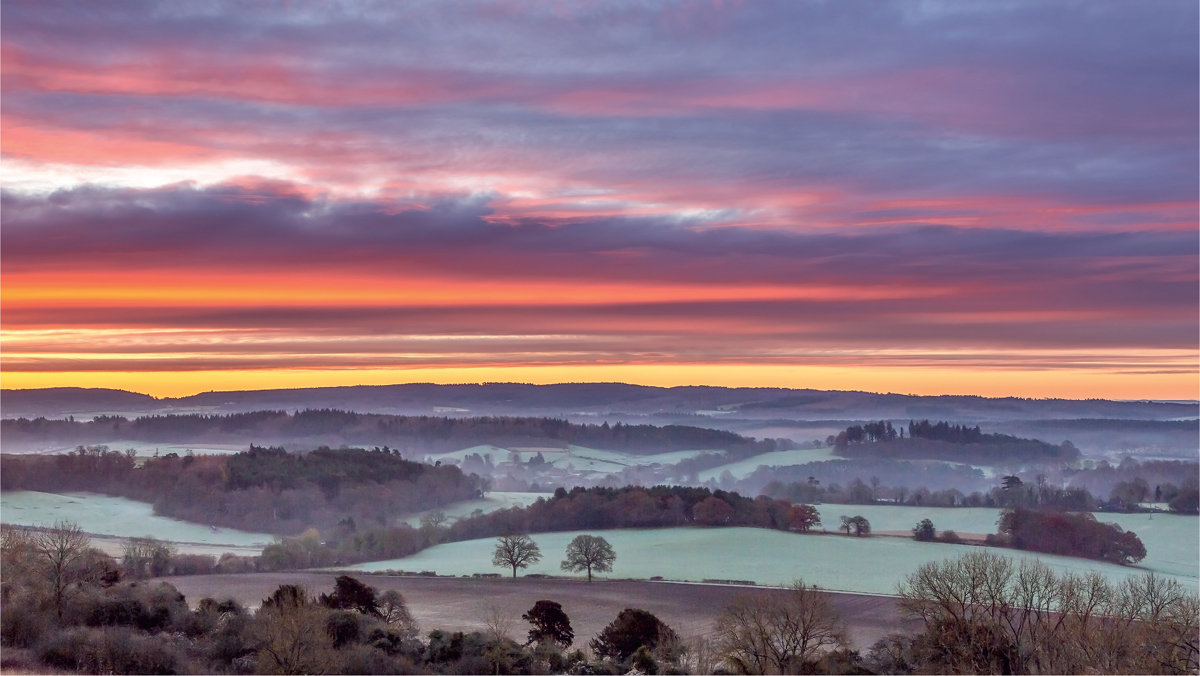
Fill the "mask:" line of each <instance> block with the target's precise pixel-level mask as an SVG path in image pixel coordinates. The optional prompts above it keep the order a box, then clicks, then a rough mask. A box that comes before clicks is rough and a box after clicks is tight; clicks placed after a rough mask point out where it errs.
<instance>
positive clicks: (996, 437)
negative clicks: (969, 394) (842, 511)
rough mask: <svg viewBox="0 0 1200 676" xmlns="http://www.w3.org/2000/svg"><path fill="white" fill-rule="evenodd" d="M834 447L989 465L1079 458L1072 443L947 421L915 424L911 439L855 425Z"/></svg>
mask: <svg viewBox="0 0 1200 676" xmlns="http://www.w3.org/2000/svg"><path fill="white" fill-rule="evenodd" d="M834 447H835V448H837V449H838V451H837V452H838V454H839V455H842V456H845V457H848V458H861V457H872V458H910V459H918V458H920V459H927V460H951V461H955V462H966V463H975V464H984V465H993V464H1003V463H1013V462H1041V463H1045V462H1069V461H1072V460H1075V459H1077V458H1079V456H1080V453H1079V449H1077V448H1075V446H1074V445H1073V444H1071V443H1070V442H1063V443H1062V444H1060V445H1054V444H1048V443H1046V442H1043V441H1039V440H1037V439H1021V438H1019V437H1014V436H1009V435H1007V434H984V433H983V432H982V431H980V429H979V427H978V426H976V427H967V426H965V425H951V424H950V423H948V422H945V421H942V422H937V423H931V422H929V421H928V420H922V421H920V422H916V421H910V422H909V424H908V435H907V436H905V434H904V430H903V428H893V426H892V423H891V422H890V421H886V420H881V421H879V422H872V423H866V424H864V425H851V426H850V427H847V428H846V429H845V430H844V431H843V432H840V433H839V434H838V435H837V437H836V439H835V441H834Z"/></svg>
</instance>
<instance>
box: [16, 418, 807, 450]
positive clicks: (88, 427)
mask: <svg viewBox="0 0 1200 676" xmlns="http://www.w3.org/2000/svg"><path fill="white" fill-rule="evenodd" d="M335 438H336V439H339V440H340V443H344V444H347V445H372V446H373V445H381V444H388V445H389V446H392V447H398V448H401V449H403V450H405V451H410V450H411V451H415V452H420V453H441V452H449V451H457V450H461V449H463V448H468V447H471V446H478V445H482V444H491V445H495V446H521V445H527V446H555V445H558V446H564V447H565V446H566V445H567V444H576V445H579V446H587V447H590V448H597V449H603V450H612V451H626V452H632V453H650V454H653V453H664V452H670V451H682V450H695V449H711V450H723V451H726V452H727V453H729V454H730V455H731V456H733V457H749V456H752V455H758V454H761V453H769V452H771V451H779V450H789V449H792V448H795V445H794V444H793V443H792V442H790V441H788V440H785V439H764V440H756V439H753V438H748V437H743V436H740V435H738V434H734V433H733V432H726V431H723V430H713V429H707V428H703V427H689V426H686V425H664V426H655V425H625V424H622V423H620V422H618V423H616V424H614V425H609V424H608V423H607V422H604V423H602V424H599V425H597V424H576V423H572V422H569V421H566V420H561V419H557V418H521V417H490V416H484V417H473V418H451V417H438V416H403V415H382V414H373V413H372V414H367V413H353V412H349V411H339V410H333V409H319V410H303V411H296V412H294V413H288V412H287V411H255V412H251V413H234V414H230V415H152V416H143V417H139V418H136V419H134V420H127V419H126V418H123V417H119V416H97V417H96V418H95V419H93V420H92V421H88V422H84V421H75V420H48V419H46V418H35V419H33V420H29V419H26V418H18V419H16V420H3V421H0V439H2V440H3V441H4V442H5V443H21V442H29V441H38V440H40V441H57V442H60V443H86V444H100V443H106V442H110V441H116V440H134V441H144V442H161V443H168V442H179V443H197V442H199V441H201V440H207V441H210V442H214V441H219V440H223V441H229V440H236V441H242V440H246V441H249V440H251V439H253V440H256V443H268V442H269V443H283V442H290V443H293V444H295V443H297V442H304V443H308V444H312V445H317V444H321V443H324V444H328V443H334V442H331V441H330V439H335Z"/></svg>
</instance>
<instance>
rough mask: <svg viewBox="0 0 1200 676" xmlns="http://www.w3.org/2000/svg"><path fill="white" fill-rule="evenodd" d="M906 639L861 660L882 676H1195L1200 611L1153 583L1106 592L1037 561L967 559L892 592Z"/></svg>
mask: <svg viewBox="0 0 1200 676" xmlns="http://www.w3.org/2000/svg"><path fill="white" fill-rule="evenodd" d="M900 597H901V609H902V611H903V613H904V615H905V616H906V617H907V618H909V619H911V620H914V621H917V622H919V626H920V630H919V631H918V632H916V633H914V634H908V635H905V634H891V635H889V636H887V637H886V638H884V639H882V640H880V641H879V642H878V643H876V644H875V645H874V646H872V647H871V649H870V650H869V651H868V652H867V662H868V663H870V664H871V665H872V666H873V667H874V668H875V669H876V670H877V671H878V672H879V673H889V674H913V673H917V674H925V673H956V674H1079V673H1101V674H1136V673H1146V674H1184V673H1195V671H1196V669H1197V668H1198V667H1200V664H1198V663H1197V655H1198V653H1197V644H1198V638H1200V627H1198V626H1197V618H1198V617H1200V602H1198V599H1197V596H1196V594H1195V590H1188V589H1185V588H1184V587H1183V586H1182V585H1180V584H1178V583H1177V582H1175V581H1173V580H1166V579H1163V578H1161V577H1157V576H1155V575H1152V574H1150V575H1144V576H1140V577H1131V578H1128V579H1127V580H1126V581H1125V582H1123V583H1121V584H1113V583H1111V582H1109V581H1108V580H1107V579H1106V578H1105V577H1103V576H1102V575H1101V574H1099V573H1095V572H1093V573H1087V574H1075V573H1064V574H1060V573H1056V572H1054V571H1053V570H1051V569H1050V568H1048V567H1047V566H1046V565H1045V564H1043V563H1041V562H1040V561H1031V560H1025V561H1022V562H1021V563H1019V564H1014V563H1013V561H1012V560H1011V559H1007V558H1005V557H1001V556H997V555H996V554H993V553H989V552H983V551H980V552H972V553H969V554H965V555H963V556H961V557H959V558H957V559H947V560H946V561H943V562H938V563H927V564H924V565H922V566H921V567H920V568H919V569H918V570H917V571H916V572H915V573H913V574H912V575H909V576H908V578H907V579H906V580H905V582H904V583H903V584H902V585H901V587H900Z"/></svg>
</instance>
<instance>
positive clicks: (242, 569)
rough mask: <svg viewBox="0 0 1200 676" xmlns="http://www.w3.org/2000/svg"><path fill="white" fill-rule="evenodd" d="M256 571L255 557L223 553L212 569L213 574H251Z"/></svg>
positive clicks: (256, 560) (256, 562) (256, 561)
mask: <svg viewBox="0 0 1200 676" xmlns="http://www.w3.org/2000/svg"><path fill="white" fill-rule="evenodd" d="M256 570H258V557H257V556H238V555H236V554H230V553H228V552H227V553H225V554H222V555H221V558H220V559H219V560H218V561H217V565H216V566H214V567H213V572H214V573H253V572H255V571H256Z"/></svg>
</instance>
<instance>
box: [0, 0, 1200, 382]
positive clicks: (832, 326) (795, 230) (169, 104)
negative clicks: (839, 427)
mask: <svg viewBox="0 0 1200 676" xmlns="http://www.w3.org/2000/svg"><path fill="white" fill-rule="evenodd" d="M1198 26H1200V10H1198V7H1197V4H1196V2H1194V0H1186V1H1175V0H1156V2H1152V3H1137V2H1126V1H1122V2H1105V1H1103V0H1100V1H1097V0H1088V1H1084V2H1055V1H1051V0H1035V1H1031V2H1008V1H1000V0H996V1H992V0H989V1H987V2H966V1H954V2H937V1H922V0H909V1H906V2H876V1H874V0H872V1H869V2H867V1H863V2H857V1H854V0H848V1H838V2H817V1H801V0H796V1H787V2H736V1H728V0H724V1H705V2H620V1H614V2H604V3H595V2H566V1H564V2H542V3H526V2H508V1H498V2H455V1H445V2H442V1H438V2H406V3H392V2H382V3H371V2H359V3H351V2H339V3H315V2H311V3H310V2H286V3H224V2H162V3H159V2H116V1H114V2H105V3H100V4H77V3H59V2H52V1H45V0H38V1H36V2H33V1H29V2H22V1H20V0H6V1H5V2H4V4H3V7H2V9H0V89H2V97H0V151H2V158H0V191H2V195H0V224H2V227H0V385H2V386H3V387H4V388H30V387H51V386H82V387H116V388H122V389H129V390H134V391H139V392H145V393H149V394H154V395H156V396H181V395H186V394H193V393H196V392H200V391H207V390H240V389H263V388H274V387H312V386H324V385H353V384H386V383H401V382H446V383H449V382H534V383H551V382H580V381H605V382H612V381H621V382H632V383H642V384H648V385H688V384H707V385H729V386H771V387H797V388H817V389H855V390H867V391H877V392H898V393H913V394H951V393H952V394H980V395H987V396H1024V397H1066V398H1090V397H1103V398H1110V399H1143V398H1149V399H1196V398H1200V392H1198V385H1200V375H1198V366H1197V364H1198V359H1200V350H1198V341H1200V309H1198V308H1200V227H1198V225H1200V224H1198V216H1197V213H1198V208H1200V206H1198V205H1200V194H1198V193H1200V187H1198V186H1200V170H1198V166H1200V123H1198V119H1200V104H1198V101H1200V85H1198V82H1200V67H1198V63H1200V60H1198V56H1200V34H1198V33H1200V28H1198Z"/></svg>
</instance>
